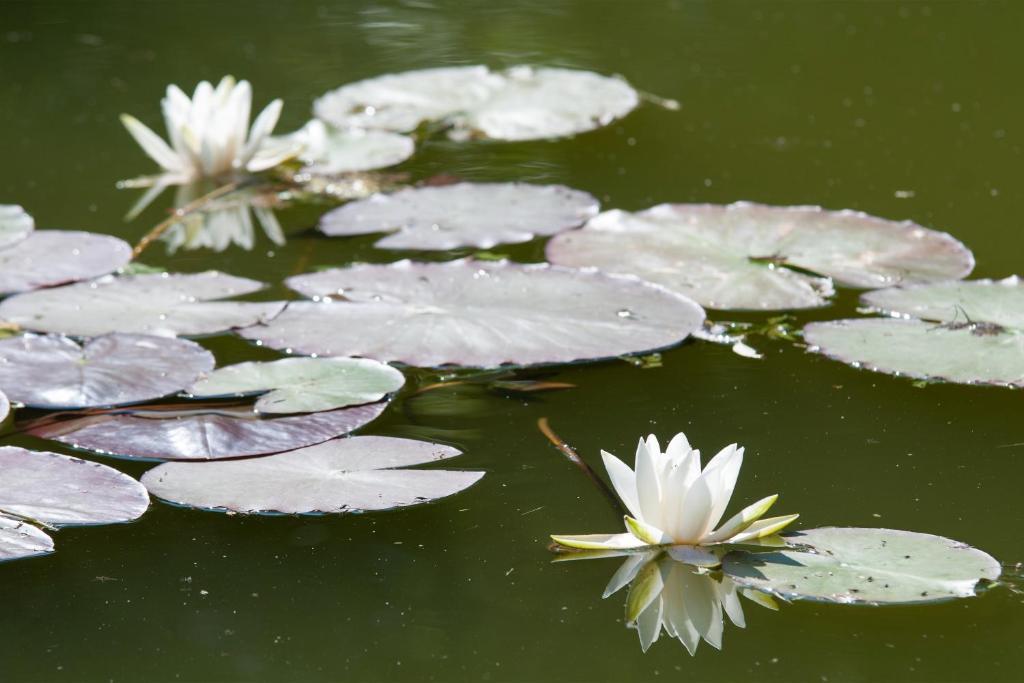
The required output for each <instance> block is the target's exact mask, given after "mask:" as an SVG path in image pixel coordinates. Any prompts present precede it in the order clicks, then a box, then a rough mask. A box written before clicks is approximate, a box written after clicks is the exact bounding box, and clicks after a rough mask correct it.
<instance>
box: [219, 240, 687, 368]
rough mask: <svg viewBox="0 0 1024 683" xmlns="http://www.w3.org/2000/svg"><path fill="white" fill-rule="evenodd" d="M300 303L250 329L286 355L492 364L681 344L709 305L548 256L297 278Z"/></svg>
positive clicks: (248, 333) (405, 264)
mask: <svg viewBox="0 0 1024 683" xmlns="http://www.w3.org/2000/svg"><path fill="white" fill-rule="evenodd" d="M287 283H288V286H289V287H291V288H292V289H295V290H297V291H299V292H300V293H302V294H305V295H306V296H310V297H315V298H319V299H320V300H319V301H297V302H291V303H290V304H289V305H288V307H287V308H286V309H285V311H284V312H283V313H282V314H281V315H279V316H278V317H277V318H275V319H274V320H272V321H270V322H268V323H265V324H263V325H258V326H254V327H249V328H246V329H244V330H240V331H239V333H240V334H241V335H242V336H244V337H246V338H248V339H253V340H257V341H259V342H260V343H262V344H264V345H266V346H270V347H272V348H276V349H284V350H286V351H287V352H293V353H299V354H308V355H314V354H315V355H319V356H362V357H366V358H374V359H376V360H380V361H385V362H388V361H399V362H402V363H406V364H408V365H416V366H438V365H446V364H453V365H463V366H476V367H494V366H498V365H502V364H504V363H512V364H519V365H528V364H533V363H566V362H570V361H576V360H594V359H600V358H614V357H616V356H620V355H622V354H627V353H640V352H645V351H650V350H652V349H657V348H663V347H668V346H672V345H675V344H678V343H679V342H681V341H682V340H684V339H685V338H686V337H687V336H688V335H689V334H690V333H691V332H693V331H694V330H696V329H697V328H698V327H700V325H701V323H702V321H703V319H704V311H703V310H702V309H701V308H700V306H698V305H697V304H695V303H693V302H692V301H690V300H689V299H687V298H686V297H683V296H681V295H678V294H674V293H672V292H669V291H667V290H665V289H663V288H661V287H658V286H656V285H651V284H649V283H646V282H641V281H639V280H636V279H634V278H621V277H611V276H607V275H603V274H600V273H596V272H592V271H584V270H571V269H566V268H558V267H554V266H549V265H547V264H535V265H521V264H515V263H506V262H477V261H470V260H459V261H449V262H446V263H414V262H410V261H400V262H397V263H393V264H389V265H357V266H352V267H349V268H341V269H334V270H327V271H321V272H319V273H312V274H307V275H299V276H296V277H292V278H289V279H288V280H287Z"/></svg>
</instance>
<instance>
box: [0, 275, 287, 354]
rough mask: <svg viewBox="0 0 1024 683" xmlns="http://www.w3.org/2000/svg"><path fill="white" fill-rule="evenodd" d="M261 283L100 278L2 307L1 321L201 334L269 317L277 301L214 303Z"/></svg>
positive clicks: (229, 278)
mask: <svg viewBox="0 0 1024 683" xmlns="http://www.w3.org/2000/svg"><path fill="white" fill-rule="evenodd" d="M262 287H263V284H262V283H260V282H256V281H255V280H249V279H247V278H241V277H234V276H233V275H225V274H224V273H220V272H217V271H212V270H211V271H206V272H204V273H190V274H169V273H160V274H144V275H129V276H123V277H113V276H109V277H104V278H101V279H99V280H95V281H92V282H80V283H77V284H74V285H68V286H66V287H55V288H53V289H47V290H42V291H38V292H30V293H28V294H21V295H19V296H13V297H10V298H9V299H5V300H4V301H3V302H0V319H3V320H7V321H8V322H12V323H17V324H18V325H21V326H22V327H23V328H25V329H29V330H35V331H37V332H59V333H63V334H68V335H73V336H81V337H96V336H99V335H102V334H108V333H111V332H123V333H134V334H153V335H159V336H164V337H173V336H176V335H202V334H214V333H217V332H223V331H225V330H229V329H232V328H235V327H244V326H246V325H252V324H254V323H256V322H259V321H262V320H265V319H267V318H272V317H274V316H275V315H277V313H278V312H280V310H281V309H282V308H283V307H284V303H283V302H280V301H269V302H260V303H241V302H236V301H217V299H225V298H227V297H232V296H238V295H241V294H248V293H250V292H255V291H256V290H258V289H261V288H262Z"/></svg>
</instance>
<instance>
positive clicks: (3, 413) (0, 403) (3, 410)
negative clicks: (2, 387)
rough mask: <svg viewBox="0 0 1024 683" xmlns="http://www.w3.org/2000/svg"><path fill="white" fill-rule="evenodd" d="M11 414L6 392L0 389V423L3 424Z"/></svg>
mask: <svg viewBox="0 0 1024 683" xmlns="http://www.w3.org/2000/svg"><path fill="white" fill-rule="evenodd" d="M10 414H11V402H10V401H9V400H8V399H7V394H5V393H4V392H2V391H0V424H3V422H4V420H6V419H7V416H8V415H10Z"/></svg>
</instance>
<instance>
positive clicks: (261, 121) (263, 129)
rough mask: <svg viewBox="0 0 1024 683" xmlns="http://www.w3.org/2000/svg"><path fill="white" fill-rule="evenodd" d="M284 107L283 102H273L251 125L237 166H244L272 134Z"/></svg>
mask: <svg viewBox="0 0 1024 683" xmlns="http://www.w3.org/2000/svg"><path fill="white" fill-rule="evenodd" d="M283 106H284V102H282V101H281V100H279V99H278V100H274V101H273V102H271V103H270V104H268V105H267V106H266V107H264V109H263V111H261V112H260V113H259V116H257V117H256V120H255V121H254V122H253V124H252V129H251V130H250V131H249V142H247V143H246V145H245V148H244V149H243V150H242V153H241V154H240V155H239V164H241V166H243V167H244V166H246V165H247V164H248V163H249V160H250V159H252V158H253V156H254V155H255V154H256V151H257V150H258V149H259V148H260V146H261V145H262V144H263V141H264V139H265V138H267V137H268V136H269V135H270V134H271V133H272V132H274V126H276V125H277V120H278V118H280V116H281V108H282V107H283Z"/></svg>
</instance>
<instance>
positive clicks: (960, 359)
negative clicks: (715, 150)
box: [804, 318, 1024, 387]
mask: <svg viewBox="0 0 1024 683" xmlns="http://www.w3.org/2000/svg"><path fill="white" fill-rule="evenodd" d="M804 340H805V341H806V342H807V343H808V344H809V345H810V347H809V349H810V350H811V351H814V352H817V353H821V354H824V355H826V356H828V357H829V358H833V359H835V360H838V361H842V362H843V363H846V364H848V365H852V366H854V367H857V368H864V369H866V370H872V371H874V372H883V373H886V374H890V375H898V376H903V377H911V378H915V379H923V380H934V381H942V382H957V383H961V384H995V385H1000V386H1015V387H1024V330H1012V329H1009V328H1005V329H1003V328H1000V329H991V328H984V327H977V326H974V325H964V326H962V327H959V326H957V327H951V326H947V325H941V324H937V323H933V322H924V321H921V320H899V319H893V318H860V319H851V320H832V321H829V322H820V323H810V324H808V325H807V326H806V327H804Z"/></svg>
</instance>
